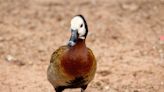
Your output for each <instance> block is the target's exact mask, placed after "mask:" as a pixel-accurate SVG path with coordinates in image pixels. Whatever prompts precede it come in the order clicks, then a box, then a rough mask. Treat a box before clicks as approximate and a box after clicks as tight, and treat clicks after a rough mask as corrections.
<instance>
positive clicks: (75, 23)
mask: <svg viewBox="0 0 164 92" xmlns="http://www.w3.org/2000/svg"><path fill="white" fill-rule="evenodd" d="M71 29H72V30H78V34H79V38H80V39H85V37H84V35H85V34H86V28H85V24H84V21H83V19H82V18H81V17H79V16H76V17H74V18H73V19H72V20H71Z"/></svg>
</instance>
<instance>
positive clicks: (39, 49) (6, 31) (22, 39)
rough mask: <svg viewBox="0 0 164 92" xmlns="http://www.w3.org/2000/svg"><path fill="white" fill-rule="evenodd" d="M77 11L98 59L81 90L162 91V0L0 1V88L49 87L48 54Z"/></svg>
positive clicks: (29, 90)
mask: <svg viewBox="0 0 164 92" xmlns="http://www.w3.org/2000/svg"><path fill="white" fill-rule="evenodd" d="M77 14H82V15H84V16H85V18H86V20H87V22H88V26H89V35H88V37H87V41H86V43H87V46H88V47H90V48H91V49H92V50H93V52H94V54H95V55H96V58H97V62H98V69H97V73H96V77H95V79H94V80H93V81H92V83H91V84H90V85H89V87H88V88H87V90H86V92H164V60H162V58H160V53H159V50H160V49H161V50H162V48H163V47H162V45H160V43H159V37H160V36H161V35H164V0H101V1H100V0H91V1H87V0H81V1H78V0H70V1H68V0H0V92H54V90H53V87H52V86H51V85H50V83H49V82H48V81H47V78H46V70H47V67H48V64H49V60H50V56H51V54H52V52H53V51H54V50H55V49H57V48H58V47H59V46H61V45H64V44H66V43H67V41H68V39H69V36H70V32H69V31H68V30H69V26H70V20H71V18H72V17H73V16H74V15H77ZM161 55H162V52H161ZM65 92H80V89H75V90H70V89H68V90H65Z"/></svg>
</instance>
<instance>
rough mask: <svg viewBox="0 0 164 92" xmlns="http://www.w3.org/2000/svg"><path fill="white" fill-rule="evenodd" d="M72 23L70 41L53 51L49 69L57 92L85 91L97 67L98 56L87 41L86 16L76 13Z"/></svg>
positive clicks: (48, 77) (48, 72)
mask: <svg viewBox="0 0 164 92" xmlns="http://www.w3.org/2000/svg"><path fill="white" fill-rule="evenodd" d="M70 24H71V26H70V32H71V36H70V39H69V41H68V43H67V44H66V45H63V46H60V47H59V48H58V49H57V50H55V51H54V52H53V54H52V55H51V59H50V64H49V66H48V69H47V79H48V81H49V82H50V84H52V86H53V88H54V91H56V92H63V91H64V90H65V89H74V88H80V89H81V92H84V91H85V90H86V88H87V86H88V84H89V83H90V82H91V81H92V80H93V79H94V76H95V73H96V69H97V62H96V58H95V56H94V54H93V52H92V50H91V49H90V48H88V47H87V46H86V43H85V41H86V37H87V34H88V25H87V22H86V20H85V18H84V17H83V16H82V15H76V16H74V17H73V18H72V19H71V23H70Z"/></svg>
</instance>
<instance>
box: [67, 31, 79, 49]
mask: <svg viewBox="0 0 164 92" xmlns="http://www.w3.org/2000/svg"><path fill="white" fill-rule="evenodd" d="M77 39H78V30H72V29H71V38H70V40H69V42H68V46H70V47H72V46H74V45H75V44H76V42H77Z"/></svg>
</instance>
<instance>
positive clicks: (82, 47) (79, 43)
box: [70, 39, 87, 51]
mask: <svg viewBox="0 0 164 92" xmlns="http://www.w3.org/2000/svg"><path fill="white" fill-rule="evenodd" d="M86 48H87V47H86V44H85V39H84V40H83V39H78V40H77V43H76V44H75V45H74V46H72V47H70V50H78V51H80V50H83V51H84V50H86Z"/></svg>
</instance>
